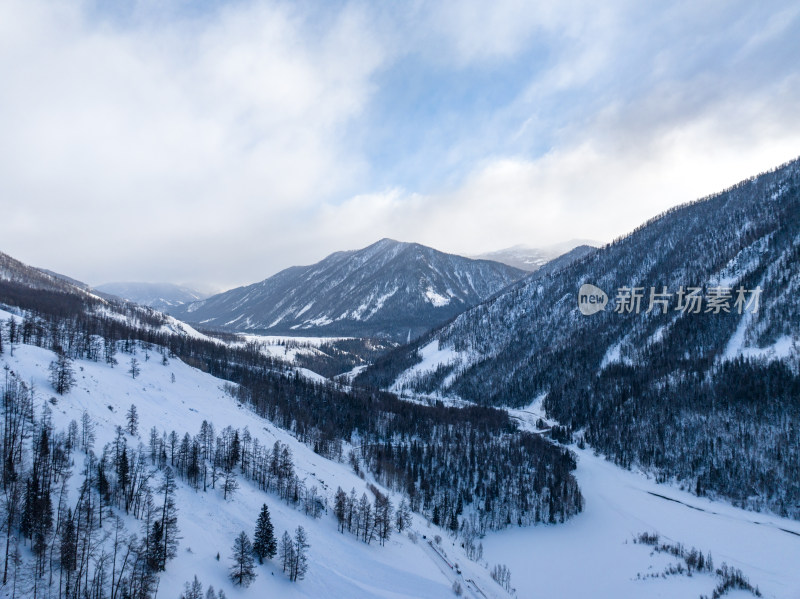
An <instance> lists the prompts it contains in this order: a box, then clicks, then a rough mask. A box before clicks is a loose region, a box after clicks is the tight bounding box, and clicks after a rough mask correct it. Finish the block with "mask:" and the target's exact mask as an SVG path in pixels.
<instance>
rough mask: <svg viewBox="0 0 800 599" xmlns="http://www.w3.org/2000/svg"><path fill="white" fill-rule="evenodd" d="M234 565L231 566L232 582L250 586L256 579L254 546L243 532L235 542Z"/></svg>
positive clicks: (232, 557)
mask: <svg viewBox="0 0 800 599" xmlns="http://www.w3.org/2000/svg"><path fill="white" fill-rule="evenodd" d="M231 559H233V565H232V566H231V573H230V575H231V580H233V582H234V584H238V585H239V586H243V587H246V586H250V583H251V582H253V580H254V579H255V577H256V570H255V565H254V561H253V546H252V545H251V544H250V539H249V538H248V537H247V533H246V532H244V531H242V532H240V533H239V536H237V537H236V540H235V541H234V542H233V555H231Z"/></svg>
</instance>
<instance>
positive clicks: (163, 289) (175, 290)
mask: <svg viewBox="0 0 800 599" xmlns="http://www.w3.org/2000/svg"><path fill="white" fill-rule="evenodd" d="M95 289H96V290H98V291H101V292H103V293H107V294H109V295H115V296H117V297H121V298H123V299H126V300H129V301H132V302H135V303H137V304H141V305H143V306H150V307H151V308H155V309H156V310H159V311H161V312H169V311H170V310H171V309H173V308H176V307H177V306H182V305H183V304H188V303H191V302H196V301H197V300H202V299H205V298H207V297H208V296H209V294H207V293H202V292H201V291H197V290H196V289H192V288H190V287H185V286H182V285H174V284H172V283H104V284H103V285H98V286H97V287H95Z"/></svg>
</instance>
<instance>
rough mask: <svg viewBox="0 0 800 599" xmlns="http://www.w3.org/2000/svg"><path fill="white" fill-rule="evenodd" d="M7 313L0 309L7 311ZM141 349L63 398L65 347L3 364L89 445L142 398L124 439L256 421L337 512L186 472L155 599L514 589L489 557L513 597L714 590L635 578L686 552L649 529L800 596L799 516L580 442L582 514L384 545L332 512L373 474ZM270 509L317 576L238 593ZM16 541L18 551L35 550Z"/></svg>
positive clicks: (38, 404) (708, 585)
mask: <svg viewBox="0 0 800 599" xmlns="http://www.w3.org/2000/svg"><path fill="white" fill-rule="evenodd" d="M9 317H10V315H9V314H7V313H0V319H8V318H9ZM147 355H149V356H150V358H149V359H147V358H146V355H145V352H144V350H142V349H141V348H139V349H138V350H137V351H136V353H135V354H132V355H129V356H127V357H125V356H123V354H118V361H119V364H118V365H116V366H114V367H113V368H112V367H111V366H109V365H107V364H103V363H99V362H94V361H91V360H76V361H75V363H74V367H75V374H76V384H75V385H74V387H73V388H72V389H71V390H70V391H69V392H68V393H66V394H65V395H63V396H59V395H57V394H56V393H54V392H53V391H52V387H51V385H50V382H49V377H48V365H49V364H50V363H51V362H52V361H53V360H54V359H56V355H55V354H53V353H52V352H50V351H48V350H45V349H41V348H37V347H32V346H27V345H17V346H15V348H14V355H13V356H10V355H9V352H8V351H6V352H5V353H3V354H2V355H0V366H2V367H4V366H6V365H8V367H9V369H10V371H11V372H13V373H15V374H16V375H17V376H18V377H19V378H20V379H22V380H24V381H27V382H28V383H29V384H31V385H32V386H33V387H34V388H35V390H36V391H35V398H36V400H35V413H36V416H37V417H38V416H39V415H40V414H41V410H42V408H43V406H44V405H45V404H47V405H48V406H49V409H50V410H51V418H52V423H53V427H54V429H55V430H65V429H67V428H68V426H69V422H70V421H71V420H75V421H77V422H80V421H81V419H82V416H83V414H84V412H86V413H88V414H89V415H90V416H91V419H92V421H93V422H94V424H95V426H96V428H95V433H96V437H97V438H96V442H95V448H96V452H99V450H100V448H102V447H103V446H104V445H106V444H112V443H113V441H114V439H115V431H116V429H117V427H122V428H125V427H126V425H127V419H126V413H127V412H128V410H129V408H130V405H135V406H136V407H137V410H138V414H139V423H138V434H137V435H130V434H125V442H126V444H127V446H128V447H129V448H131V449H132V448H134V447H136V446H137V445H139V444H142V445H143V446H145V447H146V446H147V445H148V442H149V439H148V437H149V431H150V430H151V428H152V427H155V428H156V430H157V431H159V434H161V433H162V432H163V433H166V434H168V433H169V432H170V431H173V430H174V431H177V433H178V438H180V437H182V436H183V434H184V432H189V433H190V434H192V435H194V434H196V433H197V432H199V431H200V430H201V428H202V425H203V421H204V420H205V421H208V422H211V423H213V425H214V427H215V428H216V430H217V431H221V430H222V429H223V428H224V427H226V426H233V427H235V428H237V429H239V430H242V431H243V430H247V431H249V433H250V435H251V436H252V440H253V441H255V440H258V443H259V444H260V445H262V446H265V447H269V446H272V445H273V444H274V443H275V442H276V441H279V442H280V443H282V444H285V445H286V446H287V447H288V448H289V449H290V451H291V454H292V456H293V461H294V465H295V470H296V473H297V476H298V477H299V478H300V479H301V480H302V481H303V483H304V486H305V488H307V489H308V488H312V487H316V488H317V490H318V491H319V493H320V496H321V497H322V498H323V500H324V501H325V502H326V503H327V506H328V509H327V513H323V514H322V515H321V517H320V518H314V517H313V516H312V515H306V514H305V513H304V510H303V509H302V507H300V506H295V505H294V504H292V503H290V502H287V501H285V500H281V499H280V497H279V496H278V495H277V494H276V493H265V492H263V491H261V490H259V489H258V488H256V487H255V486H254V485H253V484H252V483H251V482H250V481H248V480H247V479H245V478H244V477H240V480H239V488H238V489H237V490H236V491H235V492H234V493H233V494H232V496H231V497H229V498H228V499H227V500H226V499H224V498H223V490H222V488H221V486H222V483H221V481H218V482H217V489H216V490H211V489H209V491H208V492H203V491H202V489H200V490H195V489H193V488H192V487H191V486H190V485H189V484H188V483H186V482H184V481H180V482H179V483H178V488H177V492H176V504H177V506H178V528H179V531H180V536H181V540H180V544H179V547H178V551H177V555H176V557H175V559H174V560H172V561H170V562H169V563H168V564H167V567H166V571H165V572H163V573H162V574H161V575H160V579H159V586H158V596H159V597H172V598H175V599H177V597H178V596H179V594H180V593H181V592H182V591H183V586H184V583H185V582H187V581H191V580H192V579H193V577H194V576H197V577H198V579H199V580H200V581H201V583H202V584H203V585H205V586H208V585H213V587H214V588H215V589H216V590H217V591H219V590H223V591H224V592H225V594H226V596H227V597H265V596H267V597H269V596H278V597H314V598H316V597H332V598H340V597H341V598H348V599H349V598H356V597H365V598H366V597H370V598H372V597H387V598H388V597H391V598H393V599H394V598H401V597H409V598H412V597H432V598H433V597H447V596H455V595H453V594H452V593H453V591H452V588H453V583H454V582H455V581H458V582H459V583H460V584H461V585H462V586H461V588H462V589H463V592H464V596H467V597H474V598H476V599H477V598H481V597H482V598H484V599H485V598H487V597H488V598H498V599H500V598H502V597H508V596H509V595H508V594H507V593H506V591H504V590H503V589H502V588H501V587H500V586H499V585H497V584H496V583H495V582H494V581H493V580H492V579H491V577H490V575H489V572H488V571H487V569H486V567H485V566H492V565H494V564H505V565H508V566H509V567H510V572H511V578H510V586H511V587H513V588H515V589H516V596H518V597H534V596H559V597H580V596H596V597H623V598H624V597H631V598H635V597H641V596H660V597H668V598H669V597H675V598H676V599H677V598H682V597H686V596H699V595H700V594H707V595H710V593H711V591H712V589H713V588H714V587H715V585H716V584H718V582H719V581H718V577H717V576H715V575H713V574H703V573H695V574H694V576H692V577H687V576H685V575H672V576H667V577H666V578H664V577H661V576H656V577H655V578H652V577H651V578H644V579H639V575H642V576H647V575H649V574H653V573H656V574H659V573H660V572H662V571H663V570H664V569H667V568H669V567H670V566H674V564H675V563H677V562H679V561H680V560H676V558H674V557H673V556H668V555H662V554H655V555H653V554H652V551H651V548H650V547H646V546H641V545H637V544H634V543H633V539H634V537H635V536H636V535H638V534H640V533H642V532H647V533H658V534H660V535H661V538H662V539H663V540H665V541H666V540H669V541H671V542H674V543H683V544H686V545H687V547H689V546H695V547H698V548H700V549H702V550H703V551H704V552H710V553H711V554H712V555H713V558H714V560H715V561H716V563H717V565H718V566H719V565H721V564H722V562H723V561H724V562H726V563H727V564H728V565H730V566H733V567H736V568H739V569H741V570H742V571H743V572H744V573H745V574H746V575H748V576H749V578H750V580H751V582H752V583H753V584H757V585H759V588H760V590H761V592H762V593H763V594H764V596H765V597H775V598H784V597H786V598H787V599H788V598H790V597H795V596H796V593H797V592H798V591H800V573H799V572H798V571H797V569H795V568H793V564H794V562H795V561H796V556H797V555H800V526H798V525H797V523H796V522H792V521H788V520H780V519H776V518H774V517H768V516H759V515H755V514H752V513H750V512H745V511H742V510H736V509H734V508H729V507H726V506H724V505H719V504H715V503H712V502H709V501H707V500H698V499H697V498H695V497H693V496H691V495H690V494H688V493H686V492H683V491H680V490H678V489H675V488H670V487H665V486H663V485H656V484H655V483H654V482H652V481H649V480H647V479H646V478H644V477H643V476H642V475H640V474H636V473H631V472H626V471H623V470H621V469H619V468H617V467H615V466H613V465H611V464H609V463H608V462H606V461H604V460H602V459H600V458H598V457H595V456H593V455H592V454H591V452H590V451H588V450H587V451H581V452H579V460H580V461H579V470H578V476H579V480H580V482H581V484H582V485H583V487H584V489H585V492H586V493H587V509H586V511H585V513H584V514H581V515H580V516H578V517H576V518H575V519H574V520H572V521H570V522H569V523H567V524H563V525H558V526H540V527H534V528H512V529H510V530H507V531H501V532H489V533H488V534H487V535H486V537H485V538H484V539H483V540H482V543H483V546H484V551H483V559H482V560H481V563H475V562H473V561H471V560H470V559H468V558H467V556H466V555H465V554H464V552H463V549H462V548H461V547H460V546H459V544H458V543H454V539H453V538H452V537H451V536H449V535H448V534H447V533H446V532H445V531H444V530H442V529H439V528H438V527H432V526H431V525H430V524H429V523H428V522H427V521H426V520H425V519H423V518H420V517H419V516H415V517H414V522H413V525H412V527H411V530H410V531H408V530H407V531H406V532H404V533H403V534H397V533H395V534H392V535H391V537H390V539H389V541H388V542H387V543H386V545H385V546H380V545H379V543H377V542H373V543H372V544H369V545H367V544H366V543H364V542H363V541H361V540H359V539H357V538H356V537H355V536H353V535H351V534H349V533H345V534H342V533H341V532H339V530H338V528H337V523H336V519H335V518H334V515H333V513H332V512H333V503H334V496H333V495H334V491H335V490H336V488H337V487H339V486H341V487H342V488H343V489H347V490H349V489H351V488H354V489H356V492H357V494H361V493H362V492H366V493H367V494H370V491H369V489H368V488H367V483H371V484H376V483H375V481H374V480H372V479H371V477H370V476H367V478H366V480H364V479H362V478H360V477H359V476H357V475H356V474H355V473H354V472H353V470H352V469H351V468H350V467H349V466H348V465H346V464H343V463H338V462H332V461H330V460H327V459H325V458H322V457H321V456H320V455H318V454H316V453H314V452H313V451H312V450H311V449H310V448H309V447H308V446H307V445H305V444H303V443H299V442H298V441H297V440H296V439H295V437H294V436H293V435H291V434H289V433H288V432H287V431H285V430H282V429H279V428H277V427H275V426H274V425H273V424H271V423H270V422H269V421H266V420H264V419H262V418H260V417H258V416H256V415H255V414H254V413H253V412H252V411H250V410H249V409H248V408H246V407H244V406H242V405H241V404H239V403H238V402H236V401H235V400H234V399H233V398H232V397H231V396H230V394H229V393H228V392H227V391H226V386H227V385H228V383H226V382H225V381H223V380H220V379H216V378H214V377H212V376H210V375H208V374H205V373H202V372H200V371H198V370H196V369H194V368H191V367H189V366H187V365H186V364H184V363H182V362H181V361H180V360H178V359H176V358H169V359H168V360H166V363H164V361H162V359H161V358H160V354H159V353H158V348H157V347H151V348H150V350H149V351H148V352H147ZM132 358H138V360H139V365H140V372H139V373H138V375H137V377H136V378H135V379H134V378H132V376H131V374H130V373H129V372H128V368H127V366H128V364H129V362H130V359H132ZM514 416H515V417H517V418H519V419H520V420H521V421H522V422H523V425H524V426H526V427H530V428H532V429H535V428H536V426H535V424H534V422H535V420H536V419H537V418H538V417H539V416H540V414H539V412H538V408H537V407H536V406H534V407H532V408H530V409H529V411H517V412H514ZM73 459H74V461H75V467H74V471H75V474H76V475H77V474H80V471H81V469H82V467H83V466H82V464H83V461H84V459H85V458H84V456H83V453H82V452H81V451H76V452H75V453H74V454H73ZM153 472H154V479H153V486H154V487H156V486H157V485H156V484H155V483H156V481H157V480H158V477H159V474H158V472H156V471H155V469H153ZM79 478H80V477H79V476H73V478H72V479H71V483H72V485H73V486H72V488H71V489H70V490H69V493H68V497H69V498H68V499H67V500H66V503H67V505H74V504H75V502H76V501H77V498H78V488H77V486H78V480H77V479H79ZM377 487H378V488H380V489H381V490H382V492H384V493H387V494H388V495H390V496H391V497H392V501H393V503H394V504H395V505H397V504H399V502H400V499H401V498H400V497H399V496H398V495H397V494H393V493H391V492H390V491H388V490H386V489H385V488H383V487H381V485H379V484H378V485H377ZM263 503H266V504H267V505H268V507H269V510H270V513H271V517H272V522H273V524H274V526H275V530H276V531H277V532H278V533H279V534H280V533H281V532H282V531H284V530H289V531H293V530H294V529H295V528H296V527H297V526H298V525H301V526H303V527H304V528H305V530H306V532H307V534H308V538H309V541H310V545H311V547H310V549H309V555H308V558H309V569H308V574H307V576H306V577H305V579H304V580H301V581H299V582H296V583H293V582H290V581H289V579H288V577H287V576H286V575H285V574H284V573H283V572H282V568H281V565H280V561H279V559H278V557H276V558H275V559H273V560H271V561H269V560H268V561H267V562H266V563H265V564H264V565H256V572H257V576H256V578H255V581H254V582H253V583H252V585H251V586H250V587H249V588H247V589H240V588H238V587H235V586H234V585H233V583H232V582H231V579H230V578H229V576H228V572H229V568H230V564H231V561H230V554H231V545H232V544H233V540H234V538H235V536H236V535H237V534H238V533H239V532H240V531H242V530H244V531H245V532H247V533H248V534H249V535H252V529H253V527H254V523H255V520H256V516H257V514H258V511H259V509H260V507H261V505H262V504H263ZM684 504H687V505H688V506H695V507H694V509H692V508H691V507H687V505H684ZM112 512H113V513H116V514H117V515H119V516H121V517H122V519H123V521H124V523H125V526H126V529H127V530H128V532H129V533H134V534H138V533H139V529H140V523H139V522H138V521H137V520H135V519H134V518H132V517H130V516H128V517H125V516H124V512H123V511H122V510H119V509H114V510H112V511H110V512H109V514H110V513H112ZM108 522H111V520H110V518H109V520H108ZM108 526H109V524H107V525H106V527H107V528H108ZM109 530H111V529H110V528H109ZM409 532H411V534H410V535H409ZM423 535H425V537H427V538H423ZM437 535H439V536H440V537H441V538H442V541H441V545H437V544H436V542H435V541H434V543H433V545H431V544H429V541H431V540H433V539H434V537H435V536H437ZM412 537H413V538H412ZM21 550H22V555H23V557H24V556H25V555H26V552H27V551H28V549H27V547H21ZM217 553H219V554H220V559H219V561H218V560H217ZM455 564H458V565H457V566H456V565H455ZM481 564H483V565H481ZM575 564H580V568H581V570H582V572H583V573H584V574H583V575H582V576H572V575H571V574H570V572H571V571H572V570H573V569H574V567H575ZM456 569H457V570H458V571H460V573H459V572H458V571H457V570H456ZM25 576H26V573H25V571H24V569H21V570H20V573H19V583H18V584H19V588H18V593H21V592H22V591H23V590H24V589H26V588H29V587H28V586H26V585H29V584H30V582H29V581H28V580H27V579H26V578H25ZM478 589H480V590H478ZM742 596H747V595H744V594H743V595H742Z"/></svg>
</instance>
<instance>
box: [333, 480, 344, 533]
mask: <svg viewBox="0 0 800 599" xmlns="http://www.w3.org/2000/svg"><path fill="white" fill-rule="evenodd" d="M333 513H334V514H336V521H337V522H338V523H339V530H340V531H341V532H344V525H345V522H346V520H347V493H345V492H344V491H343V490H342V488H341V487H339V488H338V489H336V496H335V498H334V504H333Z"/></svg>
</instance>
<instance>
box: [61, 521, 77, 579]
mask: <svg viewBox="0 0 800 599" xmlns="http://www.w3.org/2000/svg"><path fill="white" fill-rule="evenodd" d="M59 549H60V554H61V558H60V559H61V570H62V571H63V572H66V573H67V586H69V580H70V574H71V573H72V572H74V571H75V568H76V566H77V559H78V537H77V535H76V533H75V522H74V521H73V520H72V510H69V509H68V510H67V517H66V518H65V519H64V523H63V526H62V528H61V545H60V547H59Z"/></svg>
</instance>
